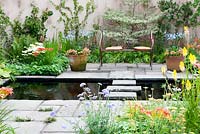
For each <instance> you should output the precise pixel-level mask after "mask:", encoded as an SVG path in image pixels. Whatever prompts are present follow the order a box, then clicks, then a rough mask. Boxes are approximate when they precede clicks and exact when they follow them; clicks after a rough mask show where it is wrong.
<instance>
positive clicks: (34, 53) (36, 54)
mask: <svg viewBox="0 0 200 134" xmlns="http://www.w3.org/2000/svg"><path fill="white" fill-rule="evenodd" d="M39 54H40V53H39V52H38V51H35V52H33V53H32V55H33V56H35V57H37V56H38V55H39Z"/></svg>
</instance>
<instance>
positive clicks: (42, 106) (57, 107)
mask: <svg viewBox="0 0 200 134" xmlns="http://www.w3.org/2000/svg"><path fill="white" fill-rule="evenodd" d="M60 108H61V106H54V105H53V106H44V105H40V106H39V107H38V108H37V111H40V112H45V111H44V110H45V109H49V110H50V109H52V110H51V111H58V110H59V109H60Z"/></svg>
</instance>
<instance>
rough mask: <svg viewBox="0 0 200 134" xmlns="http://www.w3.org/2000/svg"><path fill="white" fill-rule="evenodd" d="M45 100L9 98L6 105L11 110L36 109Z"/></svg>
mask: <svg viewBox="0 0 200 134" xmlns="http://www.w3.org/2000/svg"><path fill="white" fill-rule="evenodd" d="M42 102H43V100H9V101H7V102H5V106H7V107H8V108H10V109H11V110H31V111H33V110H36V109H37V108H38V107H39V105H40V104H41V103H42Z"/></svg>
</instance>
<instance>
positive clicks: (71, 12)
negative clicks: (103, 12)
mask: <svg viewBox="0 0 200 134" xmlns="http://www.w3.org/2000/svg"><path fill="white" fill-rule="evenodd" d="M51 3H52V4H53V5H54V7H55V8H56V10H58V11H59V12H60V14H61V17H60V19H59V21H62V22H63V23H64V34H65V36H67V35H68V34H69V33H70V32H74V36H75V41H78V39H79V37H80V30H81V29H83V28H84V27H85V25H86V23H87V19H88V16H89V15H90V14H92V13H93V12H94V9H95V6H94V1H93V0H89V1H88V2H87V3H86V6H85V16H84V17H83V20H81V19H80V18H79V17H80V14H81V13H82V12H83V11H84V7H83V6H82V5H80V3H79V2H78V0H73V8H71V7H68V6H66V0H60V3H59V4H58V5H56V4H54V3H53V2H52V1H51Z"/></svg>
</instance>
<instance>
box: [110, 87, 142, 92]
mask: <svg viewBox="0 0 200 134" xmlns="http://www.w3.org/2000/svg"><path fill="white" fill-rule="evenodd" d="M107 89H108V90H109V91H116V92H137V91H141V90H142V88H141V86H107Z"/></svg>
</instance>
